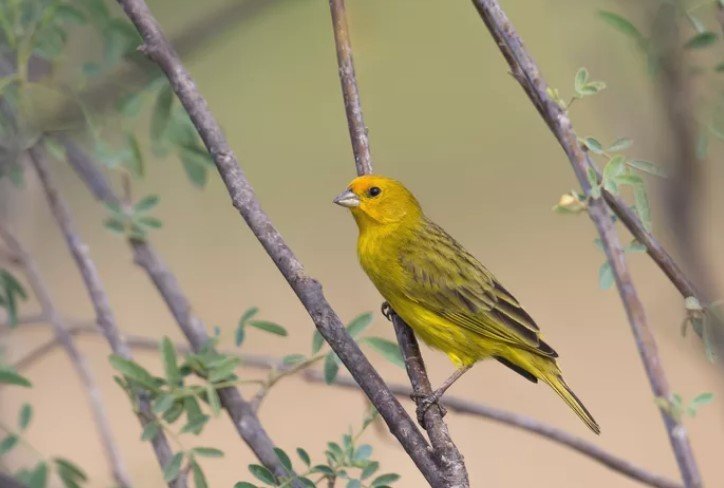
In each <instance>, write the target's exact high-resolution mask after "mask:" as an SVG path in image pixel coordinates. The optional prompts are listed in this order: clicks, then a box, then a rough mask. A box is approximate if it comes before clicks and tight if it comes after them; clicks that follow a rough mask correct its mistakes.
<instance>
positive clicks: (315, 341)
mask: <svg viewBox="0 0 724 488" xmlns="http://www.w3.org/2000/svg"><path fill="white" fill-rule="evenodd" d="M323 345H324V337H322V334H320V333H319V331H318V330H315V331H314V333H313V334H312V354H317V353H318V352H319V351H320V350H321V349H322V346H323Z"/></svg>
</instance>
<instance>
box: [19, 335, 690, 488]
mask: <svg viewBox="0 0 724 488" xmlns="http://www.w3.org/2000/svg"><path fill="white" fill-rule="evenodd" d="M70 333H71V334H73V335H74V336H80V335H91V336H97V335H98V334H99V332H98V328H97V327H95V326H94V325H75V326H72V327H71V328H70ZM413 337H414V336H413ZM127 341H128V344H129V345H130V346H131V347H133V348H134V349H139V350H144V351H150V352H156V351H158V349H159V345H160V341H159V340H157V339H153V338H150V337H145V336H139V335H129V336H128V337H127ZM57 346H58V341H57V340H55V339H52V340H50V341H48V342H47V343H45V344H43V345H41V346H39V347H37V348H36V349H33V350H32V351H31V352H29V353H28V354H26V355H25V356H23V358H21V359H20V360H18V361H17V362H16V363H15V364H14V367H15V369H17V370H18V371H22V370H26V369H27V368H29V367H31V366H32V365H33V364H34V363H35V362H36V361H38V360H40V359H41V358H42V357H43V356H45V355H46V354H48V352H50V351H51V350H53V349H54V348H55V347H57ZM174 346H175V347H176V349H177V350H178V351H179V352H180V353H189V352H191V349H190V348H189V346H188V345H186V344H183V343H180V342H179V343H176V344H174ZM222 352H223V353H224V354H228V355H237V357H239V359H240V360H241V365H242V366H245V367H250V368H258V369H269V370H271V371H276V372H278V374H279V375H280V378H281V377H282V376H281V375H282V374H283V373H289V372H290V371H292V370H294V371H295V372H296V371H298V368H296V366H289V365H286V364H284V363H283V362H282V361H280V360H279V359H276V358H272V357H269V356H262V355H255V354H246V353H240V352H239V351H235V350H224V351H222ZM307 366H309V365H307ZM289 376H290V375H289V374H284V376H283V377H284V378H286V377H289ZM300 377H301V378H302V379H304V380H305V381H309V382H311V383H326V381H325V379H324V375H323V374H322V373H320V372H319V371H316V370H310V369H307V370H305V371H304V372H303V373H302V374H301V376H300ZM332 386H340V387H345V388H352V389H358V388H359V386H358V385H357V383H356V382H355V380H354V379H353V378H351V377H349V376H342V375H339V376H337V379H336V380H335V381H334V383H332ZM389 386H390V389H391V390H392V392H393V393H394V394H395V395H397V396H398V397H399V398H402V399H409V398H410V396H411V395H413V394H414V393H416V390H415V389H414V388H410V387H409V386H405V385H401V384H400V385H396V384H391V385H389ZM442 403H443V405H444V406H445V407H447V408H449V409H450V410H453V411H456V412H460V413H465V414H469V415H473V416H476V417H482V418H487V419H490V420H492V421H494V422H499V423H502V424H505V425H509V426H511V427H515V428H518V429H521V430H524V431H527V432H530V433H532V434H535V435H540V436H542V437H545V438H546V439H548V440H550V441H552V442H555V443H557V444H561V445H564V446H567V447H570V448H571V449H573V450H575V451H577V452H579V453H580V454H583V455H584V456H587V457H589V458H591V459H593V460H594V461H597V462H600V463H601V464H603V465H605V466H608V467H609V468H611V469H612V470H614V471H617V472H620V473H622V474H623V475H625V476H628V477H630V478H632V479H635V480H638V481H641V482H642V483H645V484H648V485H650V486H655V487H660V488H681V486H682V485H681V484H679V483H676V482H675V481H671V480H668V479H666V478H664V477H662V476H659V475H657V474H655V473H651V472H649V471H647V470H645V469H644V468H641V467H639V466H636V465H635V464H633V463H632V462H630V461H628V460H626V459H624V458H621V457H618V456H615V455H613V454H611V453H609V452H607V451H605V450H604V449H602V448H600V447H598V446H597V445H595V444H593V443H591V442H589V441H587V440H585V439H581V438H579V437H576V436H574V435H572V434H569V433H568V432H566V431H564V430H561V429H558V428H556V427H553V426H551V425H548V424H545V423H543V422H540V421H538V420H536V419H533V418H531V417H528V416H526V415H520V414H516V413H512V412H507V411H505V410H501V409H498V408H495V407H491V406H489V405H485V404H481V403H475V402H470V401H467V400H464V399H462V398H459V397H455V396H452V395H445V396H444V397H443V399H442Z"/></svg>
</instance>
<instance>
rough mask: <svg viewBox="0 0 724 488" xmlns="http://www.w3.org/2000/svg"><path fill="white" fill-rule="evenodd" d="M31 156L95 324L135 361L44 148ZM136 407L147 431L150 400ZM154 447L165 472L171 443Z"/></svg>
mask: <svg viewBox="0 0 724 488" xmlns="http://www.w3.org/2000/svg"><path fill="white" fill-rule="evenodd" d="M28 152H29V154H30V161H31V162H32V165H33V167H34V168H35V171H36V173H37V175H38V179H39V180H40V183H41V186H42V188H43V192H44V193H45V196H46V198H47V200H48V205H49V206H50V209H51V211H52V213H53V216H54V217H55V220H56V222H57V224H58V227H59V228H60V230H61V232H62V234H63V237H64V238H65V242H66V245H67V246H68V249H69V251H70V253H71V255H72V256H73V259H74V260H75V262H76V266H77V267H78V270H79V271H80V273H81V276H82V278H83V282H84V283H85V286H86V289H87V291H88V296H89V298H90V300H91V302H92V304H93V308H94V310H95V313H96V323H97V325H98V327H99V328H100V330H101V332H102V333H103V335H104V336H105V338H106V340H107V341H108V344H109V345H110V346H111V350H112V351H113V352H114V353H115V354H117V355H118V356H121V357H123V358H125V359H132V356H131V351H130V348H129V347H128V344H126V341H125V340H124V338H123V336H122V335H121V331H120V329H119V328H118V325H117V324H116V319H115V317H114V315H113V311H112V310H111V305H110V301H109V300H108V295H107V294H106V291H105V289H104V287H103V283H102V282H101V279H100V276H99V275H98V271H97V269H96V267H95V264H94V263H93V261H92V259H91V257H90V253H89V250H88V246H87V245H86V244H85V243H83V241H82V240H81V238H80V236H79V235H78V233H77V232H76V230H75V225H74V224H73V219H72V217H71V213H70V208H69V207H68V205H67V204H66V203H65V201H64V200H63V198H62V196H61V195H60V193H59V191H58V189H57V188H56V186H55V184H54V182H53V180H52V177H51V175H50V171H49V169H48V166H47V164H46V161H45V156H44V155H43V153H42V150H41V148H40V147H39V146H34V147H32V148H30V149H29V151H28ZM41 347H42V346H41ZM136 403H137V404H138V412H137V416H138V419H139V420H140V422H141V426H142V427H145V426H146V425H147V424H149V423H152V422H154V421H155V415H154V414H153V412H152V411H151V404H150V402H149V401H148V399H147V398H144V397H142V396H138V397H137V399H136ZM151 444H152V446H153V450H154V453H155V454H156V459H157V461H158V464H159V466H160V467H161V469H162V470H163V468H164V467H165V466H166V465H167V464H168V463H169V461H171V458H172V457H173V451H172V450H171V447H170V445H169V443H168V439H166V435H165V434H164V433H163V432H162V431H159V432H158V433H157V434H156V435H155V436H154V438H153V439H152V441H151ZM169 486H170V487H171V488H184V487H185V486H186V477H185V476H180V477H178V478H177V479H176V481H171V482H169Z"/></svg>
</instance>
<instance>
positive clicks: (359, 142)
mask: <svg viewBox="0 0 724 488" xmlns="http://www.w3.org/2000/svg"><path fill="white" fill-rule="evenodd" d="M329 8H330V11H331V13H332V25H333V29H334V43H335V46H336V50H337V64H338V66H339V79H340V82H341V85H342V96H343V98H344V106H345V111H346V113H347V125H348V126H349V135H350V139H351V142H352V152H353V153H354V160H355V166H356V167H357V174H358V175H364V174H370V173H372V156H371V154H370V145H369V139H368V137H367V126H366V125H365V122H364V117H363V115H362V104H361V102H360V96H359V88H358V86H357V79H356V76H355V71H354V63H353V60H352V44H351V42H350V38H349V28H348V26H347V16H346V8H345V3H344V0H330V2H329ZM391 317H392V324H393V326H394V328H395V334H396V335H397V342H398V343H399V345H400V349H401V350H402V353H403V356H404V357H405V367H406V369H407V374H408V376H409V377H410V382H411V383H412V386H413V390H414V391H415V392H416V394H419V395H422V396H429V395H431V394H432V386H431V385H430V380H429V378H428V376H427V371H426V369H425V363H424V362H423V360H422V354H421V353H420V347H419V346H418V344H417V339H416V338H415V334H414V333H413V331H412V329H410V327H408V325H407V324H406V323H405V322H404V321H403V320H402V319H401V318H400V317H399V316H398V315H397V314H392V316H391ZM443 415H444V411H443V409H442V408H440V406H438V405H436V406H433V407H431V408H428V409H427V410H426V411H425V412H424V413H423V414H422V418H421V419H419V420H420V421H421V423H422V425H423V427H424V428H425V429H426V430H427V433H428V437H429V438H430V443H431V444H432V447H433V449H434V450H435V454H436V456H437V458H438V462H439V464H440V467H441V468H442V472H443V475H444V477H445V480H446V481H447V483H448V486H456V487H458V486H459V487H467V486H469V485H470V482H469V481H468V473H467V469H466V468H465V462H464V460H463V456H462V454H461V453H460V451H459V450H458V448H457V446H456V445H455V443H454V442H453V440H452V438H451V437H450V433H449V431H448V428H447V425H446V424H445V422H444V421H443Z"/></svg>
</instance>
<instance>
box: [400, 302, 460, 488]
mask: <svg viewBox="0 0 724 488" xmlns="http://www.w3.org/2000/svg"><path fill="white" fill-rule="evenodd" d="M392 324H393V325H394V327H395V334H396V335H397V342H398V343H399V344H400V349H401V350H402V351H403V354H404V356H405V367H406V369H407V375H408V376H409V377H410V382H411V383H412V390H411V394H412V393H413V392H414V398H415V399H417V398H419V395H422V396H423V397H427V396H430V395H431V394H432V386H431V385H430V380H429V378H428V377H427V370H426V369H425V362H424V361H423V359H422V353H421V352H420V346H419V344H418V343H417V338H416V337H415V334H414V333H413V331H412V329H410V327H409V326H408V325H407V324H406V323H405V322H404V320H402V319H401V318H400V316H399V315H397V314H396V313H393V314H392ZM408 390H409V389H408ZM393 392H394V390H393ZM422 415H423V418H422V420H423V422H422V424H423V427H425V430H427V435H428V437H429V438H430V444H432V448H433V449H434V450H435V453H436V454H437V456H438V459H439V462H440V465H441V468H442V471H443V473H445V478H446V480H447V481H448V482H449V484H450V485H449V486H470V482H469V481H468V473H467V469H466V467H465V462H464V460H463V456H462V454H460V451H459V450H458V448H457V446H456V445H455V443H454V442H453V440H452V438H451V437H450V432H449V431H448V428H447V425H446V424H445V422H444V421H443V419H442V418H443V415H445V410H444V408H443V407H441V406H440V405H437V404H435V405H432V406H430V408H428V409H427V410H425V412H424V413H423V414H422Z"/></svg>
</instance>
